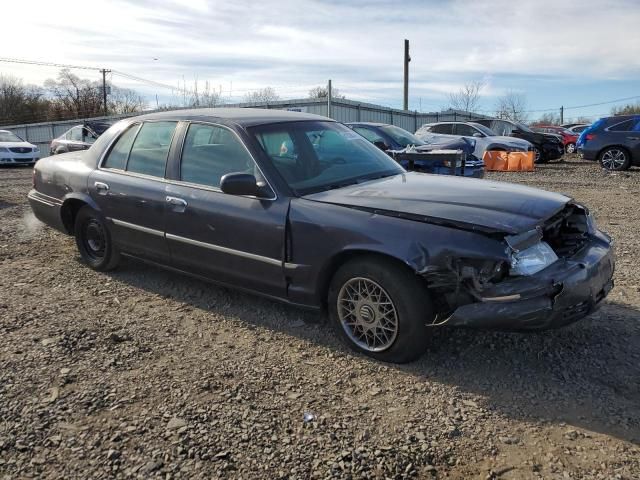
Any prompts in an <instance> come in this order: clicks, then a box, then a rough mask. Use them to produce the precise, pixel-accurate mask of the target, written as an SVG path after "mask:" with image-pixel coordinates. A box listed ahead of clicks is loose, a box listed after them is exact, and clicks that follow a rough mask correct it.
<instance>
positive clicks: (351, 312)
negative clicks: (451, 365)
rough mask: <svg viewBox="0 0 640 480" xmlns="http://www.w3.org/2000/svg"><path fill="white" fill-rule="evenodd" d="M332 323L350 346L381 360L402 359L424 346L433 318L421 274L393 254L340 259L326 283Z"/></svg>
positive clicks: (413, 356)
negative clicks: (384, 256)
mask: <svg viewBox="0 0 640 480" xmlns="http://www.w3.org/2000/svg"><path fill="white" fill-rule="evenodd" d="M328 302H329V315H330V319H331V324H332V325H333V328H334V329H335V331H336V332H337V334H338V335H339V336H340V337H341V338H342V340H343V341H345V342H346V343H347V345H349V346H350V347H351V348H352V349H354V350H356V351H358V352H361V353H364V354H366V355H369V356H370V357H373V358H376V359H378V360H382V361H385V362H394V363H405V362H410V361H412V360H415V359H416V358H418V357H419V356H420V355H422V354H423V353H424V351H425V349H426V347H427V340H428V328H429V327H427V323H430V322H431V321H432V320H433V309H432V306H431V301H430V299H429V292H428V291H427V289H426V287H425V285H424V283H423V282H422V281H421V280H420V278H419V277H418V276H417V275H416V274H415V273H413V272H411V271H410V270H408V269H407V268H406V267H404V266H402V265H399V264H396V263H395V262H394V261H393V260H387V259H384V258H378V257H373V256H372V257H362V258H358V259H355V260H351V261H349V262H347V263H346V264H345V265H343V266H342V267H341V268H340V269H339V270H338V271H337V272H336V274H335V275H334V277H333V279H332V280H331V285H330V287H329V295H328Z"/></svg>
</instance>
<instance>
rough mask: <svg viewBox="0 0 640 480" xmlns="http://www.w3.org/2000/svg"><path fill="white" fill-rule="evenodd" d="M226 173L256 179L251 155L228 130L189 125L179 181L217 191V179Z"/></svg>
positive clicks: (194, 124)
mask: <svg viewBox="0 0 640 480" xmlns="http://www.w3.org/2000/svg"><path fill="white" fill-rule="evenodd" d="M228 173H250V174H252V175H255V176H256V177H258V176H259V174H258V170H257V168H255V164H254V163H253V159H252V158H251V155H250V154H249V152H248V151H247V149H246V148H245V147H244V145H243V144H242V143H241V142H240V140H239V139H238V137H237V136H236V135H235V134H234V133H233V132H232V131H231V130H229V129H228V128H224V127H220V126H216V125H205V124H198V123H192V124H191V125H189V130H187V136H186V137H185V140H184V147H183V148H182V159H181V161H180V179H181V180H182V181H184V182H189V183H195V184H198V185H206V186H209V187H215V188H219V187H220V179H221V178H222V177H223V176H224V175H226V174H228ZM258 181H260V179H259V178H258Z"/></svg>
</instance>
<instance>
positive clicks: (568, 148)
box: [564, 143, 576, 153]
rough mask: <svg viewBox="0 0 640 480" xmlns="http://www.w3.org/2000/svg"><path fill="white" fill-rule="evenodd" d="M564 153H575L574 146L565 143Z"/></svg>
mask: <svg viewBox="0 0 640 480" xmlns="http://www.w3.org/2000/svg"><path fill="white" fill-rule="evenodd" d="M564 151H565V152H566V153H576V144H575V143H567V146H566V147H564Z"/></svg>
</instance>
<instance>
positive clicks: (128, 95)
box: [108, 86, 147, 113]
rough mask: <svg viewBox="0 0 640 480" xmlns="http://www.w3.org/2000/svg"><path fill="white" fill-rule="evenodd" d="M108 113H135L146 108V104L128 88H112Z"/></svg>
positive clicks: (136, 93)
mask: <svg viewBox="0 0 640 480" xmlns="http://www.w3.org/2000/svg"><path fill="white" fill-rule="evenodd" d="M108 104H109V112H110V113H135V112H141V111H142V110H144V109H145V108H146V107H147V102H146V100H145V99H144V98H142V97H141V96H140V95H139V94H138V92H136V91H135V90H132V89H130V88H121V87H116V86H112V87H111V94H110V95H109V101H108Z"/></svg>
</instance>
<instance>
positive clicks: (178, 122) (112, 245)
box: [29, 109, 614, 362]
mask: <svg viewBox="0 0 640 480" xmlns="http://www.w3.org/2000/svg"><path fill="white" fill-rule="evenodd" d="M29 201H30V204H31V207H32V209H33V211H34V212H35V214H36V216H37V217H38V218H39V219H40V220H42V221H44V222H45V223H47V224H49V225H51V226H52V227H54V228H56V229H58V230H60V231H62V232H64V233H67V234H69V235H74V236H75V239H76V243H77V246H78V250H79V252H80V255H81V256H82V258H83V259H84V261H85V262H86V263H87V265H89V266H90V267H91V268H93V269H95V270H100V271H103V270H109V269H112V268H115V267H116V266H117V265H118V262H119V260H120V257H121V256H123V255H126V256H130V257H136V258H139V259H141V260H144V261H147V262H150V263H153V264H156V265H162V266H164V267H167V268H170V269H172V270H174V271H178V272H183V273H185V274H188V275H193V276H197V277H199V278H203V279H206V280H210V281H213V282H217V283H220V284H224V285H230V286H233V287H237V288H241V289H244V290H249V291H251V292H255V293H259V294H262V295H266V296H268V297H271V298H274V299H278V300H281V301H284V302H287V303H290V304H293V305H299V306H303V307H307V308H313V309H327V310H328V312H329V317H330V322H331V324H332V325H333V327H334V328H335V330H336V332H337V333H338V335H340V336H341V337H342V338H343V339H344V340H345V342H346V343H347V344H348V345H350V346H351V347H352V348H354V349H356V350H357V351H359V352H363V353H365V354H367V355H370V356H372V357H374V358H377V359H380V360H384V361H392V362H405V361H409V360H412V359H414V358H416V357H418V356H419V355H420V354H421V353H422V352H423V351H424V350H425V348H426V346H427V344H428V336H429V333H430V332H432V331H433V329H434V328H441V327H442V326H466V327H480V328H500V329H508V330H534V329H543V328H550V327H558V326H562V325H566V324H567V323H570V322H573V321H576V320H578V319H580V318H582V317H584V316H585V315H587V314H589V313H590V312H591V311H593V310H594V308H596V306H597V304H598V303H599V302H600V301H601V300H602V299H603V298H604V297H605V296H606V295H607V293H608V292H609V290H610V289H611V287H612V285H613V284H612V274H613V268H614V264H613V256H612V250H611V242H610V239H609V237H608V236H607V235H606V234H604V233H603V232H601V231H600V230H598V229H597V228H596V226H595V223H594V221H593V218H592V217H591V215H590V214H589V212H588V210H587V209H586V207H583V206H581V205H579V204H577V203H575V202H574V201H573V200H571V199H570V198H567V197H565V196H563V195H560V194H556V193H550V192H544V191H541V190H536V189H533V188H527V187H522V186H516V185H511V184H508V183H498V182H490V181H486V180H476V179H470V178H461V177H446V176H439V175H429V174H421V173H415V172H409V173H408V172H406V171H405V170H403V169H402V168H401V167H400V166H399V165H398V164H396V163H395V162H394V161H393V160H392V159H391V158H389V156H387V155H386V154H385V153H383V152H382V151H380V150H379V149H378V148H376V147H375V146H374V145H372V144H371V143H369V142H368V141H367V140H365V139H364V138H363V137H361V136H360V135H358V134H357V133H355V132H353V131H352V130H351V129H349V128H347V127H346V126H344V125H342V124H340V123H337V122H334V121H332V120H329V119H327V118H324V117H320V116H316V115H308V114H301V113H295V112H283V111H273V110H271V111H269V110H250V109H202V110H183V111H173V112H163V113H154V114H150V115H145V116H140V117H135V118H130V119H126V120H122V121H120V122H119V123H117V124H116V125H114V126H113V127H112V128H110V129H109V130H108V131H107V132H105V133H104V134H103V135H102V136H101V137H100V138H99V139H98V140H96V142H95V143H94V144H93V146H92V147H91V148H90V149H89V150H87V151H82V152H71V153H66V154H62V155H56V156H55V157H48V158H45V159H43V160H41V161H40V162H38V163H37V165H36V167H35V172H34V185H33V189H32V190H31V191H30V192H29Z"/></svg>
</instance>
